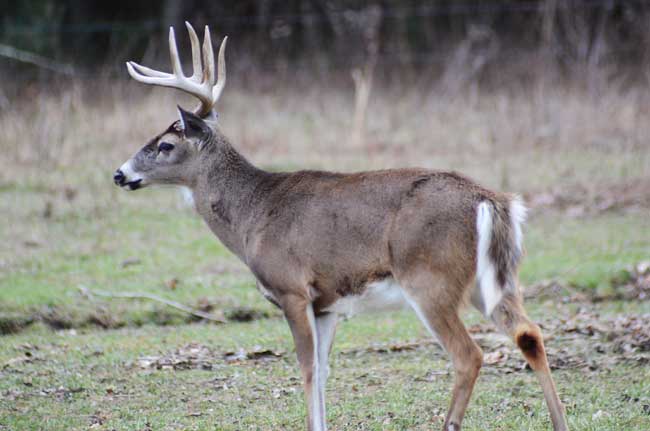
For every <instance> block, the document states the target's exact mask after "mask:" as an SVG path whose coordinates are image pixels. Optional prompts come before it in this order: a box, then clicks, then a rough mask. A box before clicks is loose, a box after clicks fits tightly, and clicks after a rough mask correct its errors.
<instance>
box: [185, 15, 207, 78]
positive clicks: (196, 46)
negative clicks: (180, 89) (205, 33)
mask: <svg viewBox="0 0 650 431" xmlns="http://www.w3.org/2000/svg"><path fill="white" fill-rule="evenodd" d="M185 27H187V32H188V33H189V34H190V42H191V43H192V80H198V79H200V78H201V76H202V75H203V66H201V47H200V43H199V37H198V36H197V35H196V32H195V31H194V27H192V24H190V23H189V22H187V21H185Z"/></svg>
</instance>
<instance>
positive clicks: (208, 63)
mask: <svg viewBox="0 0 650 431" xmlns="http://www.w3.org/2000/svg"><path fill="white" fill-rule="evenodd" d="M203 64H204V65H205V69H204V70H203V82H207V83H209V84H210V85H212V84H214V73H215V70H214V50H213V49H212V37H211V36H210V27H208V26H207V25H206V26H205V31H204V33H203Z"/></svg>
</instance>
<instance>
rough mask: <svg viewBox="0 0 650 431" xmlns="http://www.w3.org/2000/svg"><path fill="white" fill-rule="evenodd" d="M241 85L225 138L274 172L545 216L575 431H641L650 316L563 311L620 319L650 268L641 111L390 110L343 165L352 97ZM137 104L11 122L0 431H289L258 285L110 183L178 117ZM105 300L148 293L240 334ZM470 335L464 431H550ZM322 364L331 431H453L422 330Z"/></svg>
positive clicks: (399, 316)
mask: <svg viewBox="0 0 650 431" xmlns="http://www.w3.org/2000/svg"><path fill="white" fill-rule="evenodd" d="M229 85H234V86H235V89H234V90H232V89H231V90H229V91H231V93H232V94H231V93H227V94H226V95H224V100H225V103H226V104H225V105H224V107H223V111H222V122H223V124H224V129H225V130H226V132H227V133H228V135H230V136H231V137H232V139H233V142H234V143H235V144H237V146H238V148H240V149H241V150H242V151H243V152H244V153H245V154H246V155H247V156H249V157H250V158H251V159H252V160H253V161H255V162H256V163H258V164H261V165H262V166H264V167H266V168H269V169H294V168H298V167H311V168H325V169H333V170H357V169H371V168H380V167H397V166H407V165H419V166H426V167H432V168H450V169H458V170H460V171H462V172H465V173H467V174H469V175H471V176H473V177H475V178H478V179H479V180H480V181H482V182H483V183H485V184H487V185H489V186H492V187H498V188H503V189H508V190H511V191H516V192H519V193H522V194H524V195H525V196H526V197H527V198H528V199H529V201H531V202H533V203H534V202H538V203H537V204H533V207H534V208H533V212H532V214H531V220H530V223H529V224H528V226H527V228H526V232H525V235H526V248H527V250H528V255H527V257H526V259H525V261H524V264H523V267H522V270H521V279H522V282H523V283H524V284H525V285H527V286H535V285H538V284H539V283H540V282H543V281H548V280H555V281H558V282H559V283H560V285H561V286H563V287H562V289H561V290H560V291H556V290H553V291H550V292H541V293H542V294H541V295H540V296H539V297H538V298H536V299H534V300H532V301H529V302H530V303H529V307H528V308H529V310H530V311H531V314H532V316H533V317H534V318H535V320H537V321H539V322H541V323H542V324H543V326H544V328H545V332H546V334H547V335H548V337H549V338H548V340H547V345H548V349H549V354H550V357H551V363H552V364H554V366H555V368H556V370H555V376H556V380H557V383H558V387H559V391H560V393H561V397H562V399H563V400H564V401H565V403H566V405H567V410H568V418H569V422H570V425H571V428H572V429H576V430H620V429H625V430H647V429H650V396H649V395H648V394H650V384H649V383H648V382H650V368H649V367H648V365H647V364H648V361H649V360H650V359H648V355H649V354H648V352H649V351H650V347H649V346H650V344H644V343H646V342H645V341H644V340H645V339H644V338H643V333H644V331H645V333H650V322H649V321H650V318H648V316H649V313H650V302H648V301H645V302H644V301H603V302H598V303H594V302H590V301H586V302H576V300H575V298H573V299H572V295H574V294H575V293H576V292H578V293H583V294H587V296H588V297H589V296H591V295H600V296H603V295H605V296H606V295H607V294H608V293H611V292H612V291H615V290H616V288H617V286H616V284H612V282H611V280H612V278H613V277H614V276H615V275H617V274H619V273H620V272H621V271H622V270H624V269H626V268H628V267H630V266H631V265H634V264H637V263H638V262H641V261H644V260H648V259H649V258H650V217H649V216H648V214H649V208H650V206H648V202H649V201H650V197H649V196H648V192H647V189H645V188H644V187H643V185H644V184H650V146H648V145H647V142H648V137H650V126H649V124H650V122H649V121H647V109H646V108H645V106H646V105H647V103H646V102H647V94H646V93H641V92H637V93H621V92H613V93H611V94H610V93H607V94H603V95H600V96H601V97H598V98H594V97H592V96H590V95H586V94H583V93H582V92H580V91H577V90H575V91H573V92H569V93H567V92H566V91H567V90H562V91H560V90H557V89H556V90H548V92H547V93H545V94H544V95H543V96H544V97H542V96H540V95H539V94H536V93H532V94H531V97H530V98H526V97H521V96H518V97H515V96H514V95H511V94H496V95H495V94H482V93H477V94H468V95H463V97H460V96H459V97H451V98H450V97H446V98H436V93H435V91H433V90H432V91H431V92H424V93H423V94H412V93H407V94H397V92H396V90H394V89H393V90H391V89H386V90H382V91H381V92H378V93H377V94H375V95H374V98H373V99H372V100H373V101H374V102H373V103H372V104H371V108H370V112H369V113H368V133H367V136H366V145H365V146H363V147H359V148H350V147H349V146H347V144H346V142H347V141H346V140H347V136H348V135H349V117H350V112H351V108H350V106H349V103H350V100H352V96H351V95H350V97H348V95H347V93H346V91H345V88H343V89H340V91H332V90H328V91H326V90H324V89H318V88H312V89H308V90H305V91H304V92H303V93H300V92H298V91H296V92H292V91H291V90H287V93H288V96H287V97H286V98H283V97H279V96H278V95H277V94H275V93H273V92H271V91H268V90H267V91H263V90H255V89H252V90H250V89H249V90H246V91H237V90H236V89H237V87H236V85H237V82H236V81H234V84H229ZM111 88H112V90H111V92H109V90H108V89H111ZM138 91H140V90H137V91H135V92H133V91H132V88H131V87H130V86H125V85H124V84H115V86H114V88H113V87H110V86H109V87H107V88H106V89H100V92H103V93H101V94H102V95H103V97H102V98H99V99H98V100H94V99H93V98H91V97H90V95H89V92H88V90H87V89H84V88H76V87H75V88H73V89H71V90H64V91H62V93H61V94H59V95H58V96H56V97H54V96H52V97H49V96H43V98H42V103H41V104H40V105H39V106H38V107H35V106H32V105H30V104H25V105H21V106H18V107H17V109H16V110H14V111H12V112H10V113H9V112H3V113H2V116H1V117H0V141H1V142H2V151H1V152H0V163H2V165H1V166H2V169H0V214H1V217H2V222H1V223H0V238H1V239H2V240H1V241H0V330H1V332H2V333H3V334H4V335H0V430H3V429H7V430H28V429H47V430H85V429H101V430H112V429H116V430H167V429H169V430H178V429H188V430H192V429H199V430H204V429H219V430H221V429H224V430H239V429H260V430H275V429H299V428H300V427H301V426H302V424H303V416H304V411H305V408H304V405H303V402H302V392H301V387H300V380H299V372H298V369H297V365H296V361H295V357H294V352H293V347H292V342H291V338H290V334H289V331H288V328H287V327H286V324H285V323H284V322H283V321H282V319H281V317H280V316H279V313H278V311H277V310H276V309H274V308H273V307H272V306H271V305H270V304H268V303H267V302H266V301H265V300H264V299H263V298H262V297H261V295H260V294H259V293H258V292H257V291H256V289H255V287H254V280H253V278H252V277H251V275H250V274H249V273H248V272H247V270H246V268H245V267H244V266H243V265H242V264H241V263H239V262H238V261H237V260H236V259H235V258H234V257H233V256H232V255H230V254H229V253H228V252H227V251H226V250H225V249H224V248H223V247H222V246H221V245H220V244H219V243H218V241H217V240H216V239H215V238H214V237H212V236H211V234H210V233H209V231H208V229H207V228H206V227H205V226H204V224H203V222H202V221H201V220H199V219H198V217H197V216H196V215H194V213H193V210H192V209H191V208H188V207H187V206H186V205H185V204H184V203H183V202H182V200H181V198H180V196H179V194H178V193H177V192H176V191H175V190H173V189H148V190H144V191H141V192H136V193H125V192H123V191H121V190H118V189H117V188H116V187H114V186H113V185H112V184H111V173H112V171H113V170H114V169H115V168H116V167H117V166H119V165H120V164H121V163H122V162H123V161H124V160H125V159H126V158H127V157H129V156H130V154H131V153H132V152H134V151H135V150H137V149H138V148H139V146H140V145H142V143H144V142H145V140H146V138H147V137H149V136H150V135H153V134H154V133H157V132H158V131H159V130H161V129H162V128H163V127H166V125H167V124H168V123H169V122H171V121H172V120H173V118H174V117H173V115H174V114H173V109H174V106H175V102H176V100H175V98H173V97H172V96H171V95H169V94H167V95H165V94H160V93H165V92H163V91H162V90H161V92H160V93H158V92H154V93H153V94H150V93H144V92H138ZM183 100H184V99H183ZM252 101H255V103H252ZM159 106H160V107H162V108H158V107H159ZM220 111H221V109H220ZM644 190H645V191H644ZM540 202H541V203H540ZM549 202H550V203H549ZM100 291H101V292H112V293H119V292H121V293H124V292H136V293H138V292H139V293H150V294H154V295H157V296H159V297H161V298H166V299H168V300H173V301H177V302H179V303H182V304H184V305H187V306H190V307H195V308H197V309H202V310H205V311H207V312H210V313H212V314H213V315H215V316H223V317H224V318H225V319H226V320H227V321H228V323H226V324H214V323H205V322H198V321H197V319H193V318H191V316H188V315H187V314H186V313H184V312H181V311H178V310H175V309H173V308H170V307H167V306H165V305H163V304H161V303H159V302H156V301H149V300H134V299H107V298H104V297H101V296H97V295H92V292H100ZM88 292H91V295H88ZM466 319H467V322H468V324H470V325H478V326H474V327H475V328H476V331H475V332H476V337H477V339H478V340H479V342H480V344H481V345H482V346H483V348H484V351H485V353H486V358H491V359H489V360H488V359H486V362H487V363H486V366H485V367H484V369H483V372H482V376H481V378H480V379H479V383H478V386H477V388H476V392H475V395H474V397H473V400H472V402H471V404H470V407H469V410H468V413H467V418H466V422H465V423H464V425H465V427H464V429H469V430H478V429H498V430H522V429H525V430H542V429H549V422H548V414H547V412H546V409H545V406H544V404H543V399H542V396H541V392H540V390H539V388H538V385H537V383H536V381H535V379H534V376H533V374H532V373H531V372H530V371H527V370H526V369H523V368H522V363H523V361H522V360H521V359H520V356H519V355H518V354H517V352H516V351H514V350H512V349H511V347H512V346H511V345H510V343H509V342H507V341H504V340H503V339H501V338H499V337H498V336H497V335H496V334H494V333H493V331H492V328H491V327H490V326H489V325H486V324H485V322H483V321H482V320H481V318H480V317H479V316H478V315H477V314H476V313H475V312H471V311H469V312H468V314H467V316H466ZM617 319H633V320H634V319H637V320H634V322H637V323H635V325H637V326H634V328H636V329H634V330H633V329H631V328H632V326H629V325H628V326H625V325H626V324H627V323H625V322H623V323H621V322H620V321H619V320H617ZM572 322H573V323H572ZM575 322H578V323H575ZM638 322H641V323H638ZM628 323H629V322H628ZM576 325H577V326H576ZM644 325H645V326H644ZM610 327H611V328H619V329H616V330H614V329H607V328H610ZM576 328H577V329H576ZM590 328H591V329H590ZM593 328H596V329H593ZM621 328H622V329H621ZM639 328H640V329H639ZM634 334H636V335H635V336H637V335H638V337H640V338H638V337H637V338H634V339H633V340H632V341H630V340H628V337H630V336H632V335H634ZM639 334H641V335H639ZM332 362H333V364H332V365H333V373H332V378H331V380H330V384H329V386H328V400H329V401H328V402H329V410H328V420H329V422H330V423H331V427H332V429H337V430H375V429H377V430H379V429H382V430H383V429H387V430H405V429H408V430H420V429H421V430H424V429H432V428H433V429H437V428H439V427H441V426H442V423H443V420H444V414H445V412H446V408H447V403H448V399H449V395H450V389H451V383H452V373H451V368H450V364H449V362H448V361H447V359H446V357H445V355H444V353H443V352H442V351H441V350H440V348H439V347H438V346H436V345H434V344H432V343H430V342H429V341H428V337H427V334H426V332H425V330H424V328H423V327H422V325H420V324H419V322H417V320H416V319H415V317H414V316H413V315H412V314H411V313H409V312H406V311H404V312H397V313H392V314H384V315H367V316H359V317H356V318H354V319H351V320H348V321H345V322H342V323H341V325H340V329H339V332H338V334H337V340H336V343H335V347H334V351H333V356H332Z"/></svg>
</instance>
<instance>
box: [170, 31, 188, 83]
mask: <svg viewBox="0 0 650 431" xmlns="http://www.w3.org/2000/svg"><path fill="white" fill-rule="evenodd" d="M169 59H170V60H171V62H172V71H173V73H174V75H176V77H177V78H178V79H181V78H184V77H185V75H183V68H182V67H181V60H180V58H179V56H178V47H177V46H176V35H175V34H174V27H169Z"/></svg>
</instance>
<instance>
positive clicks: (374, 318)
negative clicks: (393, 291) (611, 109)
mask: <svg viewBox="0 0 650 431" xmlns="http://www.w3.org/2000/svg"><path fill="white" fill-rule="evenodd" d="M544 312H546V313H548V312H549V310H548V309H546V310H544V309H537V310H535V313H544ZM98 335H99V336H98ZM424 338H426V335H425V332H424V329H423V328H422V326H421V325H420V324H419V323H418V322H417V321H416V319H415V318H414V317H413V316H412V315H411V313H407V312H401V313H392V314H389V315H367V316H362V317H358V318H355V319H352V320H349V321H346V322H342V323H341V325H340V328H339V331H338V335H337V342H336V344H335V348H334V350H333V353H332V377H331V379H330V384H329V386H328V400H329V410H328V419H329V421H330V423H331V426H332V429H341V430H345V429H368V430H380V429H381V430H383V429H390V430H405V429H409V430H411V429H416V430H424V429H431V428H434V429H435V428H438V427H440V426H441V424H442V422H441V420H440V419H439V415H444V413H445V410H446V406H447V403H448V399H449V394H450V388H451V384H452V375H451V374H450V365H449V362H448V361H447V360H446V358H445V357H444V354H442V352H441V351H440V349H439V348H438V347H436V346H435V345H429V346H426V347H425V348H421V349H417V350H414V351H404V352H393V353H388V354H386V353H377V352H366V351H365V350H364V349H365V348H366V347H369V346H371V345H373V344H374V343H391V342H401V341H405V340H421V339H424ZM190 342H195V343H201V344H204V345H207V346H210V347H211V348H213V349H215V350H216V351H217V352H225V351H228V350H234V349H238V348H245V349H253V348H254V346H256V345H259V346H262V347H263V348H270V349H273V350H275V351H285V352H287V354H286V355H285V356H283V357H281V358H280V359H277V360H273V361H269V362H253V361H247V362H244V363H235V364H227V363H225V362H223V361H222V360H220V356H219V355H218V354H217V355H216V356H215V359H214V363H213V366H212V369H211V370H197V369H193V370H176V371H174V370H151V369H141V368H140V367H138V366H137V359H138V358H139V357H142V356H149V355H156V354H161V353H166V352H171V351H174V350H176V349H177V348H179V347H181V346H183V345H186V344H187V343H190ZM558 343H559V342H553V341H552V340H551V341H549V343H548V344H549V346H551V347H553V346H555V345H557V344H558ZM351 350H354V351H356V352H357V353H355V354H350V353H346V352H350V351H351ZM25 351H29V352H31V353H32V355H33V358H34V362H32V363H23V364H15V365H9V366H5V367H4V368H3V370H2V371H1V374H0V375H1V376H2V378H1V379H0V393H1V394H3V397H2V399H1V401H0V411H2V412H3V414H2V415H1V416H0V425H2V426H5V427H6V428H7V429H11V430H22V429H48V430H77V429H79V430H81V429H88V427H89V426H90V425H91V424H92V423H93V422H94V421H95V422H96V421H97V418H103V424H102V425H101V427H99V429H106V430H108V429H116V430H135V429H146V427H147V426H149V427H150V428H151V429H155V430H163V429H191V430H194V429H197V430H207V429H211V430H212V429H219V430H222V429H223V430H239V429H262V430H273V429H299V428H300V427H301V425H302V424H303V415H304V411H305V410H304V405H303V400H302V393H301V387H300V381H299V379H298V376H299V373H298V370H297V366H296V363H295V359H294V354H293V351H292V343H291V337H290V334H289V331H288V329H287V327H286V325H285V323H284V322H283V321H282V320H281V319H271V320H267V321H257V322H251V323H242V324H229V325H225V326H223V327H219V328H214V327H211V326H202V325H185V326H180V327H174V328H171V327H167V328H161V327H155V326H145V327H142V328H137V329H121V330H115V331H106V332H101V333H99V334H98V333H97V331H87V332H82V333H79V334H76V335H71V334H70V333H69V332H63V333H60V334H58V335H57V336H54V337H53V336H52V334H51V332H49V331H48V330H46V329H45V328H35V329H33V330H31V331H29V332H25V333H23V334H19V335H12V336H6V337H4V340H3V343H2V346H1V347H0V363H2V364H4V363H7V362H8V361H9V360H11V359H12V358H16V357H20V356H21V355H24V354H25ZM431 372H434V376H433V377H428V376H430V373H431ZM555 378H556V380H557V382H558V388H559V391H560V393H561V394H562V398H563V400H564V401H565V402H566V404H567V410H568V418H569V423H570V426H571V429H576V430H617V429H625V430H645V429H648V427H650V415H649V414H648V413H647V411H644V408H645V407H644V406H645V405H647V404H648V403H650V398H649V397H648V393H650V383H649V382H650V369H648V367H639V366H631V365H619V366H617V367H615V368H614V369H611V370H610V369H607V370H600V371H585V370H575V369H574V370H561V371H559V372H556V373H555ZM598 411H602V413H597V412H598ZM594 415H596V416H595V417H596V419H594ZM486 423H488V424H490V425H489V426H488V429H498V430H522V429H525V430H546V429H548V428H549V422H548V414H547V412H546V409H545V406H544V404H543V398H542V396H541V391H540V389H539V387H538V384H537V382H536V380H535V378H534V375H533V374H532V373H530V372H528V371H517V372H514V373H510V374H505V373H503V372H499V371H498V370H497V371H494V370H489V369H484V372H483V373H482V376H481V378H480V379H479V382H478V384H477V387H476V390H475V394H474V397H473V401H472V403H471V404H470V407H469V409H468V412H467V418H466V421H465V428H464V429H468V430H479V429H486V428H485V427H486V425H485V424H486ZM147 424H149V425H147Z"/></svg>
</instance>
